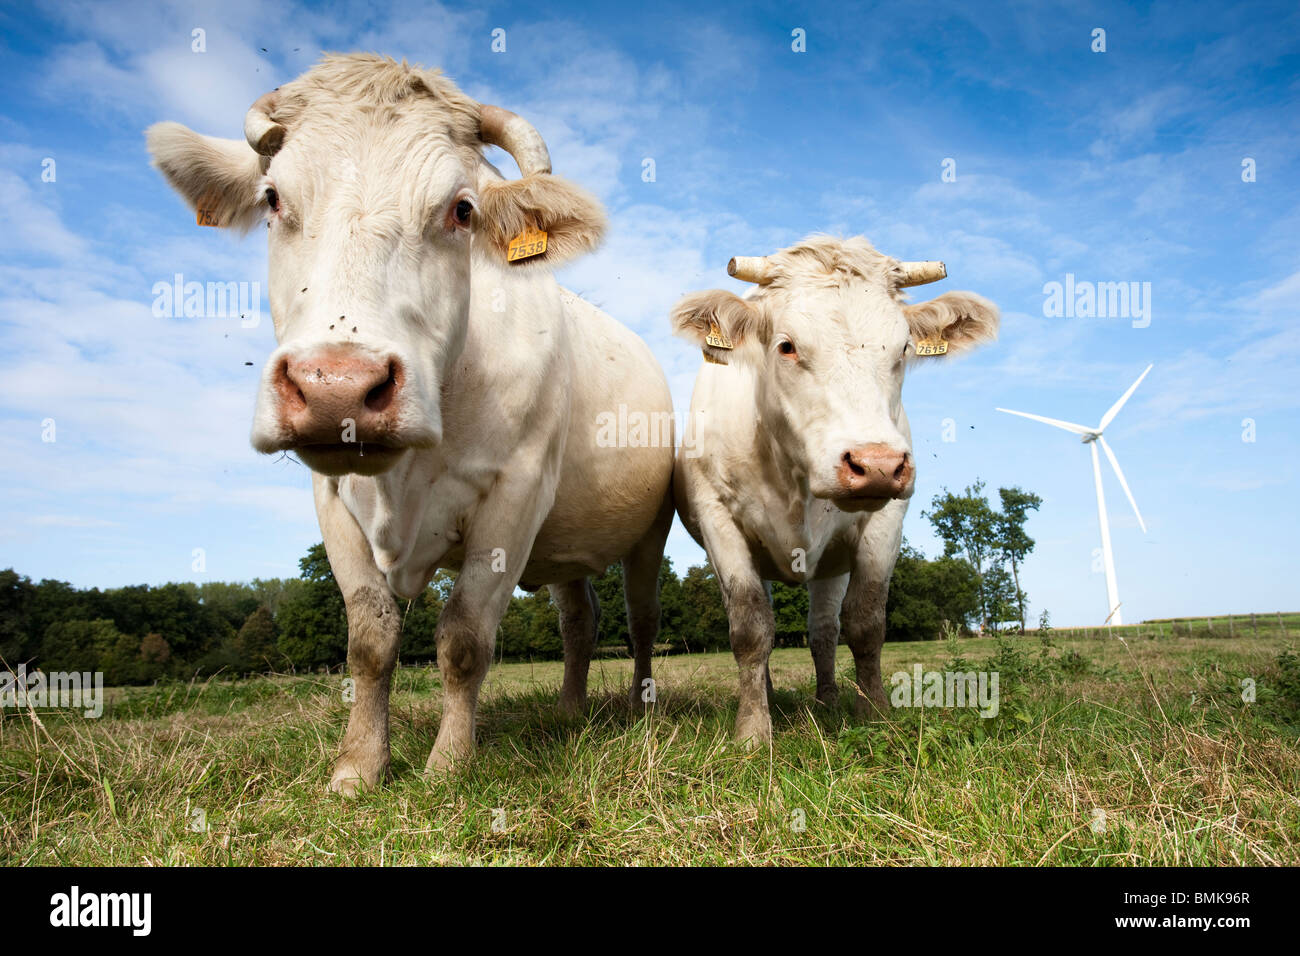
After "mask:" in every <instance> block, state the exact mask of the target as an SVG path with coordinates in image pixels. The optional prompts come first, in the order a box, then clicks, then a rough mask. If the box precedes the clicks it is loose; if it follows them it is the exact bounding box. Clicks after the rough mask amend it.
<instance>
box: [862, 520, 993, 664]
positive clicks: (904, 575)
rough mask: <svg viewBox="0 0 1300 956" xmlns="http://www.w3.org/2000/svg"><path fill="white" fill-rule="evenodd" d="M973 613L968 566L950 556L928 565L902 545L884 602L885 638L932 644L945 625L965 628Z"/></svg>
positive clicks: (974, 578) (975, 598) (975, 603)
mask: <svg viewBox="0 0 1300 956" xmlns="http://www.w3.org/2000/svg"><path fill="white" fill-rule="evenodd" d="M979 614H980V589H979V577H978V575H976V573H975V569H974V568H973V567H971V566H970V564H969V563H967V562H966V561H964V560H962V559H960V558H953V557H939V558H936V559H935V560H933V561H928V560H926V557H925V555H924V554H922V553H921V552H920V551H918V550H916V549H915V548H913V547H911V546H910V545H909V544H908V543H907V542H906V541H904V542H903V547H902V550H901V551H900V552H899V555H898V561H897V562H896V563H895V564H894V574H893V577H892V578H890V582H889V597H888V599H887V600H886V603H885V630H886V634H887V635H888V640H891V641H930V640H935V639H937V638H939V637H940V636H941V635H942V634H943V625H944V623H945V622H947V623H949V624H951V625H952V626H953V627H956V628H960V629H965V628H969V627H970V625H971V623H972V622H973V621H977V620H978V619H979Z"/></svg>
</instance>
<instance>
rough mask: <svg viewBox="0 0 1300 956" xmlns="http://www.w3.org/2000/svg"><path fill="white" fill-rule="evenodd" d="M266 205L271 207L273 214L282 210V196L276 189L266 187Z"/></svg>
mask: <svg viewBox="0 0 1300 956" xmlns="http://www.w3.org/2000/svg"><path fill="white" fill-rule="evenodd" d="M266 204H267V205H268V206H270V207H271V212H277V211H279V209H280V194H279V193H278V192H276V191H275V187H273V186H267V187H266Z"/></svg>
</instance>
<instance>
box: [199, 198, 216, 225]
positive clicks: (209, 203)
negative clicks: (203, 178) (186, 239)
mask: <svg viewBox="0 0 1300 956" xmlns="http://www.w3.org/2000/svg"><path fill="white" fill-rule="evenodd" d="M194 207H195V208H194V218H195V220H196V221H197V222H198V224H199V225H200V226H218V227H219V226H220V225H221V220H220V218H218V216H217V197H216V196H215V195H213V194H212V193H205V194H204V195H203V196H201V197H200V198H199V201H198V202H197V203H195V204H194Z"/></svg>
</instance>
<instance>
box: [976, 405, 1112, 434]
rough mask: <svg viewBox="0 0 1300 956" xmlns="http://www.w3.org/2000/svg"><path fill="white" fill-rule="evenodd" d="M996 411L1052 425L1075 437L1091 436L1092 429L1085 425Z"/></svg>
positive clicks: (1020, 413)
mask: <svg viewBox="0 0 1300 956" xmlns="http://www.w3.org/2000/svg"><path fill="white" fill-rule="evenodd" d="M998 411H1000V412H1006V413H1007V414H1008V415H1019V416H1020V417H1021V418H1032V419H1033V420H1034V421H1036V422H1042V423H1043V424H1045V425H1054V426H1055V427H1057V428H1064V429H1065V430H1066V431H1067V432H1074V433H1075V434H1076V435H1091V434H1092V432H1093V429H1091V428H1088V427H1087V426H1086V425H1075V424H1073V423H1071V422H1063V421H1061V420H1060V419H1059V418H1044V417H1043V416H1042V415H1030V414H1029V413H1028V412H1013V411H1012V410H1011V409H1009V408H999V409H998Z"/></svg>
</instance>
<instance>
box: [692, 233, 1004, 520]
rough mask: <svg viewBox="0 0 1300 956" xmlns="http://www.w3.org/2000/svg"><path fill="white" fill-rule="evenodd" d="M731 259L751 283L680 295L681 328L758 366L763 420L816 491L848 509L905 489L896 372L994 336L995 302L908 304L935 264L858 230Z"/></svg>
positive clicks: (908, 462) (874, 505) (906, 465)
mask: <svg viewBox="0 0 1300 956" xmlns="http://www.w3.org/2000/svg"><path fill="white" fill-rule="evenodd" d="M728 271H729V272H730V273H731V274H732V275H733V276H736V277H737V278H740V279H744V280H747V281H750V282H754V283H757V285H758V288H757V289H756V290H754V291H753V292H752V293H750V294H749V295H748V296H747V297H745V298H740V297H739V296H736V295H733V294H732V293H730V292H724V291H721V290H716V289H715V290H713V291H710V292H698V293H695V294H693V295H689V296H687V297H686V298H684V299H682V300H681V302H679V303H678V304H677V306H676V308H675V309H674V310H673V314H672V322H673V328H674V330H675V331H676V332H677V334H678V335H681V336H682V337H683V338H686V339H689V340H691V341H693V342H695V343H697V344H698V345H699V346H700V347H701V348H702V349H703V351H704V354H705V357H706V358H707V359H709V360H711V361H713V362H715V363H718V364H722V365H730V366H733V367H732V368H730V369H719V370H717V371H716V372H714V373H713V374H717V375H748V376H752V377H753V381H754V393H755V397H756V400H757V403H758V408H757V409H756V412H757V414H758V416H759V417H760V420H761V421H762V423H763V427H764V429H765V430H766V431H767V432H768V433H769V434H770V435H771V437H772V439H773V440H774V441H775V442H776V443H777V444H778V445H779V447H780V448H781V449H783V452H784V454H785V455H787V456H788V457H789V458H790V460H791V462H792V464H793V467H794V468H795V470H796V471H798V472H800V473H801V474H802V475H804V476H806V479H807V482H808V486H809V491H810V492H811V493H812V494H813V495H814V496H815V497H818V498H824V499H828V500H830V501H833V502H834V503H835V504H836V505H838V506H839V507H840V508H841V509H843V510H845V511H875V510H878V509H879V508H881V507H883V506H884V505H885V504H886V503H887V502H888V501H890V500H892V499H895V498H908V497H910V496H911V494H912V490H913V488H914V485H915V479H916V467H915V462H914V460H913V458H912V447H911V441H910V438H909V435H908V433H907V426H906V419H905V418H904V416H903V409H902V387H903V372H904V370H905V369H906V368H907V366H908V365H909V364H911V363H912V362H918V361H922V362H929V361H936V360H937V359H936V358H935V354H936V353H938V354H942V355H953V354H956V353H959V352H963V351H966V350H967V349H970V348H972V347H973V346H974V345H976V344H977V343H979V342H984V341H988V340H991V339H992V338H994V337H995V335H996V334H997V328H998V310H997V308H996V307H995V306H994V305H993V304H992V303H991V302H989V301H987V300H986V299H983V298H981V297H980V296H978V295H975V294H974V293H971V292H949V293H946V294H944V295H941V296H939V297H938V298H936V299H931V300H930V301H929V302H921V303H918V304H916V305H908V304H907V303H906V302H905V300H904V298H903V292H902V290H903V289H904V288H905V287H907V286H910V285H918V284H920V283H922V282H933V281H935V280H936V279H941V278H943V277H944V275H945V271H944V267H943V264H942V263H939V262H899V261H898V260H896V259H891V258H889V257H888V256H884V255H881V254H880V253H878V252H876V250H875V249H873V248H872V247H871V245H870V243H868V242H867V241H866V240H865V239H862V238H855V239H848V240H839V239H832V238H829V237H813V238H810V239H807V240H805V241H804V242H802V243H800V244H799V245H797V246H793V247H791V248H789V249H786V250H784V251H782V252H778V253H776V254H775V255H771V256H764V257H759V258H736V259H733V260H731V263H730V264H729V265H728Z"/></svg>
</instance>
